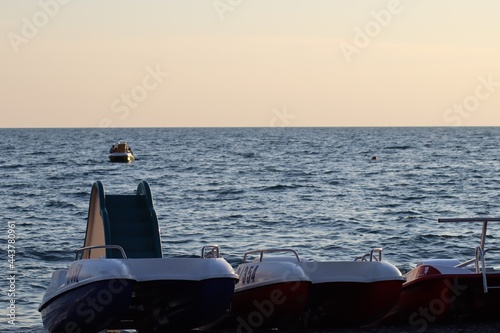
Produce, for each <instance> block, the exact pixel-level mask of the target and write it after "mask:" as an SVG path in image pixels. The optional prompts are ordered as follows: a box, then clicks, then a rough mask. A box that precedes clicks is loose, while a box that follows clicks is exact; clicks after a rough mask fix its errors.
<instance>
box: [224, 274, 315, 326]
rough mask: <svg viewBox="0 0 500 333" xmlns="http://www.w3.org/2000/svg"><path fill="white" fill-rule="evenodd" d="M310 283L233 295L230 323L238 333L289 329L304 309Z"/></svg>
mask: <svg viewBox="0 0 500 333" xmlns="http://www.w3.org/2000/svg"><path fill="white" fill-rule="evenodd" d="M310 284H311V283H310V282H309V281H290V282H282V283H276V284H270V285H266V286H261V287H257V288H252V289H247V290H245V291H241V292H235V294H234V296H233V299H232V301H231V314H232V316H231V320H232V324H233V325H236V327H237V328H238V330H239V331H241V330H250V331H251V330H254V329H259V328H269V327H280V328H283V327H292V326H294V325H296V324H297V323H299V321H298V319H299V316H300V315H301V314H302V313H303V311H304V309H305V307H306V305H307V295H308V291H309V287H310Z"/></svg>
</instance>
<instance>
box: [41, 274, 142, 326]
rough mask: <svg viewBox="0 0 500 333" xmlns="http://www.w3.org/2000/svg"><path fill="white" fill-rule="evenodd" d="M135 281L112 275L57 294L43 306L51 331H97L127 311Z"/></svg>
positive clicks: (44, 320)
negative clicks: (107, 278)
mask: <svg viewBox="0 0 500 333" xmlns="http://www.w3.org/2000/svg"><path fill="white" fill-rule="evenodd" d="M133 285H134V281H129V280H123V279H111V280H103V281H97V282H93V283H90V284H86V285H83V286H81V287H77V288H74V289H71V290H68V291H67V292H65V293H63V294H60V295H58V297H57V298H54V299H53V300H52V301H50V302H48V303H47V304H46V305H45V306H44V307H43V308H42V309H41V313H42V320H43V325H44V327H45V328H46V329H47V330H48V332H98V331H100V330H103V329H105V328H107V327H109V326H112V325H113V324H114V323H116V322H118V321H119V318H121V317H123V315H124V314H125V313H126V312H127V311H128V307H129V304H130V302H131V299H132V289H133Z"/></svg>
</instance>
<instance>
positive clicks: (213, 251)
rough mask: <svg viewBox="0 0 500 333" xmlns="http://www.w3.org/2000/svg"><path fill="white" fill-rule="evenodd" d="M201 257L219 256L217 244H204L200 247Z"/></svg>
mask: <svg viewBox="0 0 500 333" xmlns="http://www.w3.org/2000/svg"><path fill="white" fill-rule="evenodd" d="M201 257H202V258H221V255H220V249H219V245H205V246H203V247H202V248H201Z"/></svg>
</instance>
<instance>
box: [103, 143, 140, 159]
mask: <svg viewBox="0 0 500 333" xmlns="http://www.w3.org/2000/svg"><path fill="white" fill-rule="evenodd" d="M134 159H135V157H134V153H133V152H132V148H131V147H130V146H129V145H128V144H127V142H126V141H123V140H119V141H118V142H117V143H116V144H114V145H113V146H112V147H111V149H110V150H109V161H110V162H122V163H129V162H132V161H133V160H134Z"/></svg>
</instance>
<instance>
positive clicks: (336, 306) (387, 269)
mask: <svg viewBox="0 0 500 333" xmlns="http://www.w3.org/2000/svg"><path fill="white" fill-rule="evenodd" d="M382 251H383V249H382V248H374V249H372V250H370V252H368V253H366V254H364V255H362V256H359V257H356V258H355V259H354V260H351V261H349V260H345V261H301V263H300V265H301V267H302V268H303V270H304V272H305V273H306V274H307V275H308V276H309V278H310V279H311V282H312V284H311V287H310V289H309V297H308V308H307V310H306V314H305V316H304V325H305V326H313V327H342V326H351V327H360V326H364V325H367V324H370V323H372V322H374V321H375V320H377V319H380V318H381V317H382V316H384V315H385V314H386V313H387V312H388V311H389V310H390V309H391V308H392V307H393V306H394V305H395V304H396V303H397V301H398V299H399V296H400V294H401V288H402V284H403V282H404V280H405V279H404V277H403V276H402V274H401V272H400V271H399V269H398V268H396V267H395V266H394V265H392V264H391V263H389V262H388V261H384V260H382V259H383V258H382Z"/></svg>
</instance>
